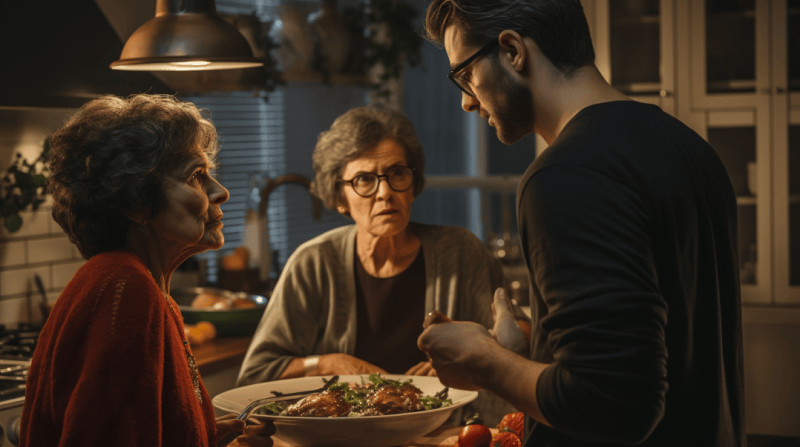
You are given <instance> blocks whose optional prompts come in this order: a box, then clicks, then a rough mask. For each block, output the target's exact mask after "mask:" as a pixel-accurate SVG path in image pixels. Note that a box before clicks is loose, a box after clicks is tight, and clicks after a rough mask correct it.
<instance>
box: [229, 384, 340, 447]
mask: <svg viewBox="0 0 800 447" xmlns="http://www.w3.org/2000/svg"><path fill="white" fill-rule="evenodd" d="M338 381H339V376H333V377H331V379H330V380H328V381H327V382H325V385H324V386H323V387H321V388H317V389H315V390H308V391H298V392H296V393H289V394H283V393H281V392H279V391H271V393H272V394H274V396H270V397H264V398H261V399H256V400H254V401H253V402H251V403H250V405H248V406H246V407H244V410H242V411H241V413H239V415H238V416H236V419H239V420H242V421H247V420H248V419H250V416H252V414H253V412H254V411H255V410H256V408H258V407H260V406H261V405H264V404H267V403H270V402H281V401H284V400H293V399H297V398H301V397H306V396H309V395H311V394H315V393H321V392H323V391H327V389H328V388H330V387H331V386H332V385H334V384H335V383H336V382H338ZM239 435H240V433H236V432H235V433H231V434H229V435H228V436H226V437H225V438H223V439H222V441H220V442H219V443H218V444H217V447H223V446H225V445H228V444H230V443H231V442H232V441H233V440H234V439H236V437H237V436H239Z"/></svg>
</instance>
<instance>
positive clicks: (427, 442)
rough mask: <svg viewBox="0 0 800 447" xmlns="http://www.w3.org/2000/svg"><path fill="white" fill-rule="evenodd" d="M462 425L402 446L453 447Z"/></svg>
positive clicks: (278, 442)
mask: <svg viewBox="0 0 800 447" xmlns="http://www.w3.org/2000/svg"><path fill="white" fill-rule="evenodd" d="M463 428H464V427H453V426H442V427H439V428H437V429H436V430H434V431H432V432H430V433H428V434H427V435H425V436H423V437H421V438H419V439H417V440H415V441H414V442H412V443H410V444H406V445H403V446H402V447H453V446H454V445H455V444H456V441H457V440H458V434H459V433H461V429H463ZM490 430H491V432H492V435H495V434H496V433H497V429H496V428H492V429H490ZM274 441H275V444H274V447H300V446H293V445H290V444H287V443H285V442H283V441H281V440H279V439H275V440H274Z"/></svg>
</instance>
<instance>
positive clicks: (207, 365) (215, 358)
mask: <svg viewBox="0 0 800 447" xmlns="http://www.w3.org/2000/svg"><path fill="white" fill-rule="evenodd" d="M250 340H252V339H251V338H250V337H243V338H215V339H214V340H211V341H209V342H206V343H203V344H201V345H197V346H192V354H194V360H195V363H196V364H197V368H198V369H199V370H200V374H201V375H202V374H203V373H206V374H208V373H209V372H210V371H215V370H220V369H224V368H227V367H231V366H234V365H236V366H237V367H238V365H241V363H242V360H244V355H245V354H246V353H247V348H248V347H249V346H250Z"/></svg>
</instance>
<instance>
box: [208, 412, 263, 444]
mask: <svg viewBox="0 0 800 447" xmlns="http://www.w3.org/2000/svg"><path fill="white" fill-rule="evenodd" d="M241 431H244V433H242V434H241V435H239V436H238V437H236V439H234V440H233V441H232V442H231V443H230V444H227V446H228V447H245V446H247V447H272V444H273V443H272V438H270V437H271V436H272V435H274V434H275V424H273V423H272V422H269V421H266V422H264V423H263V424H255V425H248V426H245V422H244V421H242V420H240V419H236V415H235V414H232V413H231V414H226V415H225V416H222V417H218V418H217V439H216V441H217V443H218V444H219V442H221V441H222V440H223V439H224V438H225V436H227V435H229V434H231V433H238V432H241Z"/></svg>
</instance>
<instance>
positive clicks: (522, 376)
mask: <svg viewBox="0 0 800 447" xmlns="http://www.w3.org/2000/svg"><path fill="white" fill-rule="evenodd" d="M547 366H548V365H546V364H544V363H538V362H534V361H532V360H528V359H526V358H525V357H522V356H520V355H517V354H515V353H513V352H511V351H509V350H506V349H502V350H499V352H497V353H496V354H495V355H492V356H491V358H490V359H487V364H486V365H485V370H486V375H485V376H484V377H486V383H484V384H482V385H483V388H485V389H487V390H489V391H492V392H493V393H495V394H497V395H498V396H500V397H501V398H503V399H504V400H506V401H508V402H509V403H510V404H511V405H513V406H514V407H516V408H517V409H518V410H520V411H522V412H523V413H525V414H527V415H529V416H530V417H532V418H534V419H536V420H537V421H539V422H542V423H544V424H545V425H548V426H551V427H552V425H551V424H550V422H548V421H547V420H546V419H545V417H544V415H543V414H542V412H541V410H540V408H539V400H538V398H537V395H536V388H537V386H538V384H539V377H540V376H541V374H542V371H544V369H545V368H547Z"/></svg>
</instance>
